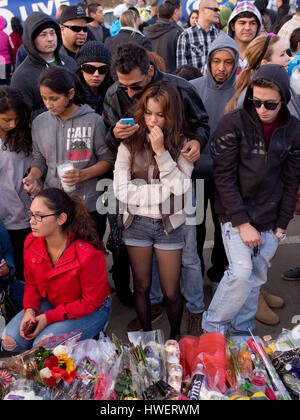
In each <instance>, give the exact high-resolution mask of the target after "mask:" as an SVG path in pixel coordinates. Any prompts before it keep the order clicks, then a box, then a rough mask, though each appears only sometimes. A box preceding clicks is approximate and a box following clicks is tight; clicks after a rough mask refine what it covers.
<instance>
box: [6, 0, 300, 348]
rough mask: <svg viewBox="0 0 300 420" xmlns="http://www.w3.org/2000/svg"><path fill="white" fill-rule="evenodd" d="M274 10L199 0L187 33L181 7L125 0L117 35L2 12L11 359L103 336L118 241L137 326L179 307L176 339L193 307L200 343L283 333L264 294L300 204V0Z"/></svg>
mask: <svg viewBox="0 0 300 420" xmlns="http://www.w3.org/2000/svg"><path fill="white" fill-rule="evenodd" d="M276 8H277V10H276V11H274V10H271V9H268V4H267V1H263V0H256V1H255V3H253V2H250V1H239V2H238V3H237V5H233V4H232V3H230V2H228V3H226V4H225V5H223V6H222V7H221V8H220V6H219V4H218V2H217V1H216V0H201V1H200V5H199V9H198V10H192V11H191V13H190V15H189V17H188V21H187V22H186V24H185V25H183V24H182V22H181V13H182V9H181V3H180V0H166V1H164V2H163V3H161V5H160V6H153V7H151V8H150V7H148V6H147V4H146V3H145V1H144V0H138V1H137V4H136V1H135V0H124V1H123V2H122V3H121V4H120V5H118V6H117V7H116V8H115V12H114V14H115V18H116V19H115V21H114V22H113V25H112V26H111V28H110V30H109V29H108V28H106V26H105V25H104V13H103V7H102V6H101V4H100V3H99V2H98V1H95V0H94V1H93V0H91V1H89V2H87V3H86V2H81V3H78V4H77V5H75V6H61V7H60V8H59V10H58V11H57V16H56V20H55V19H52V18H51V17H50V16H48V15H46V14H44V13H41V12H33V13H32V14H31V15H29V16H28V17H27V19H26V20H25V22H24V24H23V23H22V22H21V21H20V20H19V19H18V18H17V17H15V18H13V19H12V22H11V26H12V33H11V34H10V35H7V34H6V33H5V32H4V28H5V25H6V22H5V21H4V18H3V17H0V58H1V60H2V61H0V75H1V78H0V84H1V86H0V143H1V144H0V180H1V182H0V191H1V204H0V262H1V263H0V287H1V290H2V291H4V292H5V293H6V294H7V296H8V297H9V299H10V301H11V302H12V304H13V306H14V309H15V314H14V316H13V317H11V319H9V320H8V323H7V325H6V327H5V330H4V332H3V334H2V339H1V345H2V349H3V350H5V351H6V352H10V353H12V352H22V351H25V350H28V349H30V348H31V347H32V346H34V345H36V344H38V343H39V342H40V341H41V338H42V337H43V336H44V335H45V334H46V335H49V334H54V335H58V334H62V333H68V332H70V331H73V330H76V329H80V330H81V331H82V336H81V339H86V338H93V337H94V336H96V335H97V334H98V333H99V332H100V331H102V330H103V329H104V328H105V326H106V325H107V323H108V321H109V317H110V313H111V300H110V287H109V285H108V282H107V267H106V262H105V255H106V253H107V250H106V246H107V248H108V249H109V250H110V251H111V252H112V260H113V266H112V279H113V282H114V288H115V293H116V296H117V298H118V299H119V300H120V301H121V302H122V303H123V304H124V305H125V306H128V307H135V309H136V312H137V318H135V319H133V320H132V321H131V322H130V323H129V324H128V325H124V329H127V331H134V330H140V329H142V330H144V331H150V330H151V329H152V323H153V322H154V321H155V320H157V319H159V317H160V316H161V315H162V313H163V310H164V309H165V310H166V314H167V318H168V321H169V325H170V337H171V338H175V337H177V336H178V335H180V333H181V324H182V315H183V311H184V306H186V310H187V314H188V317H187V322H188V325H187V334H190V335H196V336H199V335H200V334H202V333H203V332H212V331H218V332H221V333H223V334H226V333H228V332H229V333H232V334H245V333H246V334H248V331H249V329H250V330H253V329H254V327H255V325H254V319H255V318H256V319H258V320H259V321H261V322H263V323H265V324H268V325H276V324H278V323H279V321H280V320H279V317H278V315H277V314H275V313H274V312H273V311H272V308H278V307H281V306H283V304H284V301H283V299H282V298H281V297H280V296H275V295H273V294H270V293H267V292H266V291H265V290H264V287H263V286H264V285H265V284H266V283H267V280H268V268H269V266H270V261H271V259H272V258H273V257H274V255H275V253H276V250H277V247H278V244H279V242H280V241H283V240H284V239H285V237H286V230H287V227H288V224H289V222H290V220H292V219H293V217H294V212H295V208H296V203H297V200H298V198H297V197H298V187H299V180H300V137H299V132H300V99H299V98H300V76H299V75H300V58H299V51H300V0H297V1H296V4H295V13H294V14H293V13H291V7H290V4H289V3H288V2H287V1H284V0H278V1H277V4H276ZM288 18H289V19H288ZM64 165H65V168H66V169H65V170H64V171H63V170H62V168H63V167H64ZM99 181H100V182H99ZM102 181H103V182H102ZM103 185H105V187H103ZM201 186H202V188H201ZM199 189H200V192H202V194H201V193H199ZM208 204H210V210H211V214H212V220H213V228H214V244H213V248H212V252H211V267H209V268H208V269H206V267H205V262H204V257H203V250H204V243H205V238H206V215H207V209H208ZM296 211H297V208H296ZM199 213H201V215H202V216H203V217H200V220H199V218H198V215H199ZM106 231H108V235H109V236H108V240H107V243H106V242H105V240H104V238H105V237H106V236H105V233H106ZM205 273H206V274H207V276H208V278H209V280H210V282H211V287H212V300H211V302H210V304H209V305H208V307H206V305H205V303H204V289H203V277H204V275H205ZM283 278H285V279H287V280H299V279H300V268H299V267H296V268H293V269H291V270H289V271H288V272H286V273H283ZM131 279H132V282H131ZM28 324H30V325H33V326H34V327H33V329H32V331H31V333H30V334H27V335H26V331H27V326H28Z"/></svg>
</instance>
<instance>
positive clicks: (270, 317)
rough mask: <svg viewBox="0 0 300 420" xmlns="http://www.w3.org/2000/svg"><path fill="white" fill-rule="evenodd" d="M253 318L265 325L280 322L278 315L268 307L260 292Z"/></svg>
mask: <svg viewBox="0 0 300 420" xmlns="http://www.w3.org/2000/svg"><path fill="white" fill-rule="evenodd" d="M255 319H257V321H259V322H261V323H263V324H266V325H277V324H279V323H280V319H279V316H278V315H276V314H275V313H274V312H273V311H272V310H271V309H270V308H269V306H268V305H267V302H266V301H265V299H264V296H263V294H262V293H260V294H259V298H258V308H257V312H256V315H255Z"/></svg>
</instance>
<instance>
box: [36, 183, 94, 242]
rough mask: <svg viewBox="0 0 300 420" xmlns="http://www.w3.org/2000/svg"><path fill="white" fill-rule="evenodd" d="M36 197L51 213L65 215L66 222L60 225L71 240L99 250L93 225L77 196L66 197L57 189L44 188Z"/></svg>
mask: <svg viewBox="0 0 300 420" xmlns="http://www.w3.org/2000/svg"><path fill="white" fill-rule="evenodd" d="M37 197H41V198H44V199H45V200H46V205H47V206H48V207H49V209H50V210H51V211H53V213H57V214H58V215H59V214H61V213H66V214H67V220H66V222H65V223H64V224H63V225H62V230H63V231H64V232H67V233H68V234H69V235H70V237H71V239H72V240H77V239H79V240H81V241H85V242H88V243H89V244H91V245H92V246H93V247H94V248H96V249H100V240H99V237H98V234H97V231H96V227H95V224H94V222H93V220H92V219H91V216H90V215H89V213H88V211H87V209H86V207H85V205H84V203H83V201H82V199H81V198H80V197H79V196H78V195H76V194H71V195H68V194H67V193H66V192H65V191H63V190H60V189H58V188H46V189H44V190H42V191H41V192H40V193H39V194H38V195H37Z"/></svg>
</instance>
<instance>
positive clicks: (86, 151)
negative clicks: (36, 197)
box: [31, 105, 114, 212]
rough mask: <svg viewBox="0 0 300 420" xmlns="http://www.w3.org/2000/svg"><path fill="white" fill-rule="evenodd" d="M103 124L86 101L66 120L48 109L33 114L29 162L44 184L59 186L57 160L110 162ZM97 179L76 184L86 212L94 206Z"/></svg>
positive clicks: (83, 164) (84, 165) (90, 163)
mask: <svg viewBox="0 0 300 420" xmlns="http://www.w3.org/2000/svg"><path fill="white" fill-rule="evenodd" d="M105 134H106V128H105V125H104V122H103V118H102V117H101V116H100V115H98V114H96V113H95V111H94V110H93V109H92V108H90V107H89V106H88V105H82V106H80V107H79V108H78V109H77V110H76V111H75V112H74V114H73V115H72V116H71V117H69V118H68V119H67V120H65V121H62V120H61V119H60V118H58V117H56V116H53V115H52V114H51V113H50V112H49V111H48V112H44V113H43V114H40V115H39V116H38V117H36V118H35V119H34V121H33V124H32V140H33V162H32V165H31V166H32V167H35V168H38V169H39V170H40V171H41V172H42V174H43V177H44V178H45V182H44V187H45V188H47V187H48V188H49V187H54V188H61V182H60V180H59V176H58V173H57V167H56V165H57V163H58V162H60V161H62V160H71V161H72V162H73V164H74V167H75V168H78V169H85V168H89V167H90V166H93V165H95V164H96V163H97V162H100V161H104V162H109V163H111V164H112V165H113V164H114V156H113V154H112V152H111V151H110V150H109V149H108V147H107V146H106V144H105V142H104V138H105ZM97 182H98V179H97V178H93V179H89V180H87V181H84V182H80V183H78V184H77V185H76V190H75V191H74V193H75V194H78V195H79V196H80V197H81V198H82V199H83V201H84V202H85V205H86V207H87V210H88V211H89V212H92V211H95V210H96V201H97V199H98V197H99V192H97V191H96V185H97Z"/></svg>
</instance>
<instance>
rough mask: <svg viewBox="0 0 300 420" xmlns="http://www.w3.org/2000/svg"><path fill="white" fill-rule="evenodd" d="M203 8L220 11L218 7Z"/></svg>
mask: <svg viewBox="0 0 300 420" xmlns="http://www.w3.org/2000/svg"><path fill="white" fill-rule="evenodd" d="M205 9H208V10H212V11H213V12H220V9H219V8H218V7H205Z"/></svg>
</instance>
